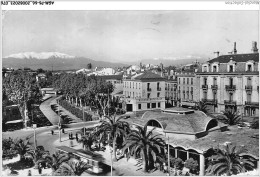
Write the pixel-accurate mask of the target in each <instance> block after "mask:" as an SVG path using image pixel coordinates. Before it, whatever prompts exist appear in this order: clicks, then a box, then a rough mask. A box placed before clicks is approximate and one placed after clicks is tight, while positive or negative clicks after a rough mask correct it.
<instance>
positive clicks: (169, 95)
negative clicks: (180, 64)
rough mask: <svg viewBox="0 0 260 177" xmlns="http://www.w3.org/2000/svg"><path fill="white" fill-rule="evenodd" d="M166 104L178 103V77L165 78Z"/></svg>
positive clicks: (174, 104)
mask: <svg viewBox="0 0 260 177" xmlns="http://www.w3.org/2000/svg"><path fill="white" fill-rule="evenodd" d="M165 100H166V101H165V104H166V105H165V106H166V107H172V106H176V105H177V78H175V77H173V76H171V77H168V78H167V79H166V80H165Z"/></svg>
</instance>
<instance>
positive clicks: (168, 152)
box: [168, 136, 170, 176]
mask: <svg viewBox="0 0 260 177" xmlns="http://www.w3.org/2000/svg"><path fill="white" fill-rule="evenodd" d="M168 175H169V176H170V139H169V136H168Z"/></svg>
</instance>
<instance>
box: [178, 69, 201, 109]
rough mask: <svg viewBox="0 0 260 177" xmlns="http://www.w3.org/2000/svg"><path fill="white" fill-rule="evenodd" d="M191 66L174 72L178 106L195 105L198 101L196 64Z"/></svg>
mask: <svg viewBox="0 0 260 177" xmlns="http://www.w3.org/2000/svg"><path fill="white" fill-rule="evenodd" d="M194 65H195V66H196V67H195V66H193V67H191V68H186V69H182V70H181V71H178V72H176V76H177V84H178V86H177V90H178V106H183V107H195V106H196V103H197V102H198V101H199V94H198V92H199V89H198V82H197V78H196V73H195V72H196V71H197V66H198V64H194Z"/></svg>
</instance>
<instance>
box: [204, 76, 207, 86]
mask: <svg viewBox="0 0 260 177" xmlns="http://www.w3.org/2000/svg"><path fill="white" fill-rule="evenodd" d="M204 85H207V78H206V77H204Z"/></svg>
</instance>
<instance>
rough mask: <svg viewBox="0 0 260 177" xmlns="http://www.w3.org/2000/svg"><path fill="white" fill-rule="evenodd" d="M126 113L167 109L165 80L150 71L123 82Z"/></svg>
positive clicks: (125, 79)
mask: <svg viewBox="0 0 260 177" xmlns="http://www.w3.org/2000/svg"><path fill="white" fill-rule="evenodd" d="M123 94H124V96H125V104H126V111H128V112H136V111H146V110H155V109H165V79H164V78H163V77H161V76H159V75H157V74H154V73H152V72H150V71H145V72H143V73H139V74H136V75H134V76H131V77H125V78H124V80H123Z"/></svg>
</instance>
